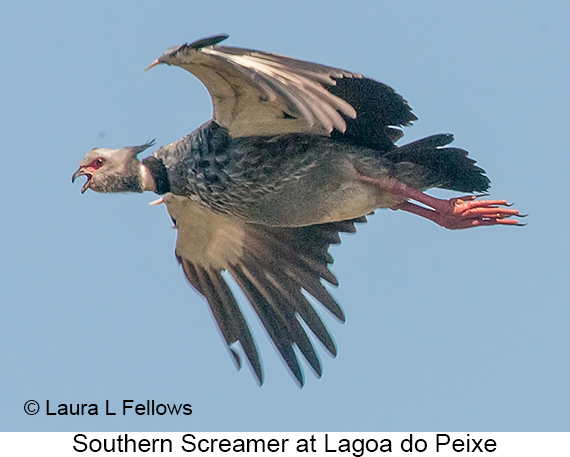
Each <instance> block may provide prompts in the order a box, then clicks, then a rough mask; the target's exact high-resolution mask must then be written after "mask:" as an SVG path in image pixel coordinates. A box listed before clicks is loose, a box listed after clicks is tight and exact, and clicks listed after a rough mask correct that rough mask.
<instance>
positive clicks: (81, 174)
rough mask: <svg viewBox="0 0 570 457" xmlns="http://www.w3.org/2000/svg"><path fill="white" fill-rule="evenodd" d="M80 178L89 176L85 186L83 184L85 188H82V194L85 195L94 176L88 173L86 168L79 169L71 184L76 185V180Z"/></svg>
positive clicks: (74, 174)
mask: <svg viewBox="0 0 570 457" xmlns="http://www.w3.org/2000/svg"><path fill="white" fill-rule="evenodd" d="M80 176H87V181H85V184H83V187H82V188H81V193H82V194H83V193H85V191H86V190H87V189H89V183H90V182H91V177H92V176H93V175H92V174H91V173H89V172H88V171H86V170H85V169H84V168H82V167H79V169H78V170H77V171H76V172H75V173H73V176H72V177H71V182H72V183H74V182H75V180H76V179H77V178H79V177H80Z"/></svg>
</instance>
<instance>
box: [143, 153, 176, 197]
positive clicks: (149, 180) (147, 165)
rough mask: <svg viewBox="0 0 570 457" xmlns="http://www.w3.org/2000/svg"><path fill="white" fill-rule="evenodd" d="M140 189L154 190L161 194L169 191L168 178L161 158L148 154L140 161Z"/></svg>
mask: <svg viewBox="0 0 570 457" xmlns="http://www.w3.org/2000/svg"><path fill="white" fill-rule="evenodd" d="M141 184H142V190H143V192H144V191H151V192H156V193H157V194H159V195H163V194H165V193H167V192H170V179H169V178H168V171H167V170H166V167H165V166H164V163H163V162H162V160H161V159H158V158H156V157H155V156H148V157H147V158H145V159H144V160H143V161H142V162H141Z"/></svg>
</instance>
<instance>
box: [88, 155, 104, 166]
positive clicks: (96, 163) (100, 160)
mask: <svg viewBox="0 0 570 457" xmlns="http://www.w3.org/2000/svg"><path fill="white" fill-rule="evenodd" d="M103 165H105V159H104V158H103V157H97V158H96V159H95V160H93V162H91V163H90V164H89V166H90V167H91V168H95V169H97V168H101V167H102V166H103Z"/></svg>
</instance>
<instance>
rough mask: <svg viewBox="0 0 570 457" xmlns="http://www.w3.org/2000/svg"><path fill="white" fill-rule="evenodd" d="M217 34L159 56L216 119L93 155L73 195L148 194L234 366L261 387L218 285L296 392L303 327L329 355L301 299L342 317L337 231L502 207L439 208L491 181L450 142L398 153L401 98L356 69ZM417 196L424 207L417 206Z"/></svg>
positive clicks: (326, 337) (494, 217) (427, 141)
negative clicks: (372, 219) (254, 323)
mask: <svg viewBox="0 0 570 457" xmlns="http://www.w3.org/2000/svg"><path fill="white" fill-rule="evenodd" d="M226 38H227V36H226V35H219V36H214V37H209V38H205V39H202V40H199V41H196V42H194V43H190V44H186V45H182V46H175V47H173V48H170V49H169V50H167V51H166V52H165V53H164V54H163V55H162V56H161V57H159V59H157V60H156V61H155V62H153V63H152V64H151V65H150V67H149V68H151V67H153V66H155V65H157V64H161V63H165V64H168V65H175V66H180V67H182V68H184V69H186V70H188V71H189V72H191V73H193V74H195V75H196V76H197V77H198V78H199V79H200V80H201V81H202V82H203V83H204V84H205V85H206V87H207V89H208V91H209V92H210V95H211V96H212V101H213V104H214V116H213V119H212V120H211V121H209V122H207V123H205V124H204V125H203V126H201V127H199V128H198V129H196V130H195V131H194V132H192V133H191V134H189V135H188V136H186V137H184V138H182V139H181V140H179V141H176V142H174V143H171V144H168V145H165V146H162V147H161V148H159V149H158V150H157V151H156V152H155V153H154V154H152V155H151V156H149V157H147V158H145V159H144V160H143V161H142V163H141V162H139V160H138V159H137V154H138V153H139V152H140V151H141V150H144V149H146V148H147V147H149V146H150V144H146V145H143V146H141V147H139V148H121V149H118V150H115V151H112V150H108V149H94V150H92V151H90V152H89V153H88V154H87V155H86V157H85V158H84V159H83V160H82V162H81V164H80V168H79V170H78V171H77V172H76V173H75V174H74V175H73V179H75V178H77V177H78V176H81V175H86V176H87V179H88V180H87V182H86V184H85V186H84V187H83V189H82V191H84V190H86V189H87V188H91V189H93V190H95V191H98V192H121V191H122V192H129V191H131V192H141V191H144V190H150V191H154V192H156V193H158V194H160V195H164V196H163V198H162V199H161V200H160V202H162V203H165V204H166V206H167V209H168V212H169V214H170V216H171V218H172V220H173V221H174V224H175V227H176V229H177V230H178V237H177V241H176V258H177V259H178V262H179V263H180V264H181V266H182V268H183V271H184V273H185V275H186V277H187V279H188V281H189V282H190V284H192V286H193V287H194V288H195V289H196V290H198V291H199V292H200V293H201V294H202V295H204V297H205V298H206V300H207V301H208V303H209V305H210V309H211V311H212V314H213V317H214V319H215V320H216V323H217V325H218V326H219V328H220V331H221V333H222V335H223V338H224V340H225V342H226V344H227V346H228V348H229V349H230V351H231V354H232V355H233V357H234V359H235V361H236V362H237V364H238V366H241V360H240V357H239V353H238V352H237V351H236V349H235V348H234V345H235V344H238V343H239V345H241V347H242V350H243V352H244V353H245V355H246V357H247V360H248V361H249V363H250V364H251V367H252V368H253V371H254V373H255V375H256V377H257V378H258V380H259V382H260V383H262V382H263V370H262V366H261V361H260V357H259V353H258V350H257V347H256V344H255V340H254V338H253V336H252V334H251V331H250V328H249V325H248V323H247V321H246V319H245V318H244V316H243V314H242V311H241V309H240V305H239V304H238V303H237V301H236V299H235V298H234V295H233V293H232V291H231V289H230V287H229V286H228V284H227V283H226V281H225V279H224V277H223V276H222V272H223V271H227V272H228V273H229V274H230V275H231V276H232V277H233V278H234V279H235V281H236V283H237V284H238V285H239V287H240V288H241V289H242V291H243V292H244V294H245V296H246V297H247V299H248V301H249V302H250V304H251V305H252V306H253V308H254V310H255V312H256V314H257V315H258V316H259V319H260V320H261V322H262V324H263V326H264V327H265V329H266V330H267V332H268V334H269V336H270V338H271V339H272V341H273V343H274V344H275V346H276V348H277V350H278V352H279V353H280V355H281V356H282V357H283V360H284V361H285V363H286V364H287V366H288V367H289V369H290V370H291V373H293V375H294V376H295V378H296V379H297V381H298V382H299V383H300V384H301V385H302V384H303V382H304V377H303V371H302V369H301V366H300V364H299V361H298V358H297V355H296V353H295V347H297V348H298V350H299V351H300V352H301V354H303V356H304V358H305V359H306V360H307V362H308V363H309V365H310V366H311V367H312V369H313V370H314V372H315V373H316V374H317V375H318V376H320V375H321V373H322V368H321V364H320V361H319V358H318V356H317V353H316V351H315V349H314V347H313V344H312V342H311V340H310V339H309V337H308V335H307V334H306V332H305V330H304V328H303V326H302V323H303V322H304V323H305V324H306V325H307V327H308V328H309V329H310V330H311V332H312V333H313V334H314V335H315V336H316V337H317V339H318V340H319V341H320V342H321V343H322V344H323V346H324V347H325V348H326V349H327V351H328V352H329V353H330V354H332V355H333V356H334V355H336V347H335V344H334V342H333V340H332V337H331V335H330V333H329V331H328V330H327V329H326V327H325V325H324V323H323V321H322V319H321V318H320V316H319V315H318V313H317V312H316V310H315V309H314V308H313V306H312V304H311V303H310V302H309V301H308V300H307V298H306V297H305V295H304V293H308V294H310V295H311V296H312V297H313V298H315V299H316V300H317V301H318V302H319V303H321V304H322V305H323V306H324V307H325V308H326V309H328V311H330V312H331V313H332V314H333V315H334V316H336V317H337V318H338V319H339V320H341V321H342V320H344V313H343V312H342V310H341V308H340V307H339V305H338V304H337V303H336V301H335V300H334V298H333V297H332V296H331V295H330V293H329V292H328V291H327V289H326V288H325V287H324V286H323V284H322V283H321V280H325V281H327V282H329V283H331V284H333V285H337V284H338V282H337V279H336V277H335V276H334V275H333V274H332V273H331V271H330V270H329V268H328V266H329V264H331V263H332V257H331V256H330V254H329V253H328V249H329V247H330V245H331V244H336V243H339V242H340V238H339V233H343V232H354V231H355V227H354V224H355V223H362V222H365V221H366V218H365V217H366V215H368V214H370V213H371V212H373V211H374V210H375V209H377V208H391V209H402V210H405V211H409V212H412V213H415V214H418V215H420V216H423V217H426V218H428V219H430V220H432V221H434V222H436V223H438V224H440V225H442V226H444V227H447V228H451V229H457V228H468V227H472V226H477V225H497V224H503V225H514V224H516V221H514V220H512V219H509V217H511V216H515V215H517V214H518V211H516V210H512V209H504V208H502V207H501V206H502V205H504V204H505V203H506V202H505V201H503V200H495V201H479V200H478V201H475V200H474V198H471V197H465V198H463V199H452V200H449V201H447V200H439V199H435V198H433V197H430V196H428V195H426V194H423V191H424V190H426V189H429V188H433V187H439V188H444V189H451V190H457V191H462V192H477V191H479V192H480V191H485V190H486V189H487V188H488V187H489V179H488V178H487V177H486V176H485V175H484V172H483V170H482V169H481V168H479V167H477V166H476V165H475V161H473V160H472V159H470V158H469V157H468V156H467V152H466V151H464V150H462V149H457V148H452V147H447V145H448V144H449V143H451V142H452V141H453V136H452V135H450V134H439V135H433V136H430V137H428V138H424V139H422V140H418V141H415V142H413V143H409V144H407V145H404V146H400V147H397V146H396V145H395V144H394V143H395V142H396V141H397V140H398V139H399V138H400V137H401V136H402V135H403V132H402V130H401V129H400V127H401V126H405V125H409V124H410V123H411V122H412V121H414V120H416V119H417V118H416V116H415V115H414V114H413V113H412V111H411V108H410V107H409V105H408V104H407V103H406V101H405V100H404V99H403V98H402V97H401V96H400V95H398V94H396V92H394V90H393V89H391V88H390V87H388V86H386V85H385V84H382V83H379V82H377V81H374V80H372V79H369V78H364V77H363V76H362V75H360V74H358V73H352V72H348V71H345V70H339V69H336V68H332V67H327V66H323V65H319V64H314V63H310V62H303V61H299V60H295V59H292V58H290V57H285V56H280V55H275V54H269V53H265V52H261V51H255V50H249V49H242V48H231V47H226V46H218V45H217V44H218V43H219V42H220V41H222V40H224V39H226ZM411 201H417V202H419V203H422V204H423V205H425V206H419V205H416V204H415V203H412V202H411Z"/></svg>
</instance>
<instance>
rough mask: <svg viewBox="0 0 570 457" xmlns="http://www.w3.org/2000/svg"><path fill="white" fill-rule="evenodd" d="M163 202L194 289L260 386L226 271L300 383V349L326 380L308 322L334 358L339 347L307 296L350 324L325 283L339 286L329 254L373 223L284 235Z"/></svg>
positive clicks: (186, 203) (178, 201)
mask: <svg viewBox="0 0 570 457" xmlns="http://www.w3.org/2000/svg"><path fill="white" fill-rule="evenodd" d="M163 200H164V202H165V203H166V205H167V209H168V212H169V213H170V215H171V217H172V219H173V220H174V221H175V226H176V228H177V229H178V237H177V241H176V258H177V259H178V262H179V263H180V264H181V266H182V268H183V270H184V274H185V275H186V277H187V279H188V281H189V282H190V284H191V285H192V286H193V287H194V288H195V289H196V290H198V291H199V292H200V293H201V294H202V295H204V297H205V298H206V300H207V301H208V304H209V306H210V309H211V311H212V314H213V316H214V319H215V321H216V323H217V325H218V327H219V329H220V332H221V333H222V336H223V338H224V340H225V342H226V344H227V346H228V347H229V349H230V351H231V354H232V355H233V357H234V359H235V361H236V363H237V365H238V367H240V366H241V360H240V357H239V354H238V352H237V351H236V350H235V349H234V348H233V347H232V346H233V345H235V344H237V343H239V344H240V345H241V347H242V349H243V352H244V354H245V356H246V358H247V360H248V361H249V363H250V365H251V367H252V369H253V371H254V373H255V375H256V377H257V379H258V381H259V383H260V384H261V383H263V369H262V365H261V361H260V357H259V351H258V349H257V346H256V343H255V340H254V338H253V336H252V333H251V330H250V328H249V325H248V324H247V321H246V319H245V317H244V316H243V314H242V311H241V309H240V307H239V305H238V303H237V301H236V299H235V297H234V295H233V293H232V291H231V290H230V288H229V286H228V284H227V283H226V281H225V279H224V277H223V276H222V274H221V273H222V271H223V270H227V271H229V273H230V274H231V276H232V277H233V278H234V279H235V281H236V283H237V284H238V285H239V287H240V288H241V289H242V291H243V292H244V294H245V296H246V297H247V299H248V301H249V302H250V304H251V305H252V307H253V309H254V311H255V313H256V314H257V316H258V317H259V319H260V321H261V323H262V324H263V326H264V328H265V330H266V331H267V333H268V334H269V336H270V338H271V340H272V341H273V343H274V345H275V346H276V348H277V350H278V352H279V354H280V355H281V357H282V358H283V360H284V361H285V363H286V364H287V366H288V368H289V370H290V371H291V373H292V374H293V376H294V377H295V378H296V379H297V381H298V382H299V384H300V385H303V384H304V376H303V371H302V369H301V366H300V363H299V360H298V358H297V355H296V353H295V349H294V348H295V346H297V347H298V349H299V350H300V352H301V353H302V354H303V357H304V358H305V359H306V360H307V362H308V363H309V365H310V366H311V368H312V369H313V370H314V372H315V373H316V374H317V376H319V377H320V376H321V374H322V368H321V362H320V360H319V357H318V355H317V353H316V351H315V348H314V346H313V344H312V343H311V340H310V339H309V336H308V335H307V333H306V332H305V330H304V328H303V326H302V325H301V323H302V322H304V323H305V324H306V325H307V327H308V328H309V329H310V330H311V332H312V333H313V334H314V335H315V336H316V337H317V339H318V340H319V341H320V342H321V343H322V344H323V346H324V347H325V348H326V349H327V351H328V352H329V353H330V354H331V355H333V356H335V355H336V346H335V344H334V341H333V339H332V337H331V335H330V333H329V331H328V330H327V328H326V327H325V325H324V323H323V321H322V320H321V318H320V316H319V315H318V313H317V312H316V311H315V309H314V308H313V306H312V305H311V303H309V301H308V300H307V299H306V297H305V296H304V294H303V290H305V291H307V292H308V293H309V294H310V295H312V296H313V297H314V298H315V299H316V300H317V301H319V302H320V303H321V304H322V305H323V306H325V307H326V308H327V309H328V310H329V311H330V312H331V313H332V314H333V315H334V316H336V317H337V318H338V319H339V320H341V321H344V313H343V312H342V310H341V308H340V307H339V305H338V304H337V303H336V301H335V300H334V298H333V297H332V296H331V295H330V294H329V292H328V291H327V289H326V288H325V287H324V286H323V284H322V283H321V279H324V280H326V281H327V282H329V283H331V284H334V285H336V284H337V280H336V278H335V276H334V275H333V274H332V273H331V271H330V270H329V269H328V265H329V264H330V263H332V257H331V256H330V254H329V253H328V248H329V246H330V245H331V244H337V243H340V237H339V233H340V232H347V233H351V232H355V231H356V229H355V227H354V224H355V223H358V222H366V218H364V217H362V218H358V219H354V220H350V221H342V222H333V223H327V224H320V225H314V226H309V227H299V228H278V227H267V226H257V225H252V224H246V223H243V222H241V221H237V220H234V219H230V218H228V217H226V216H222V215H219V214H214V213H212V212H210V211H207V210H204V209H202V208H201V207H200V206H198V205H197V204H196V203H193V202H192V201H191V200H189V199H187V198H184V197H178V196H175V195H172V194H167V195H165V196H164V197H163Z"/></svg>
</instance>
